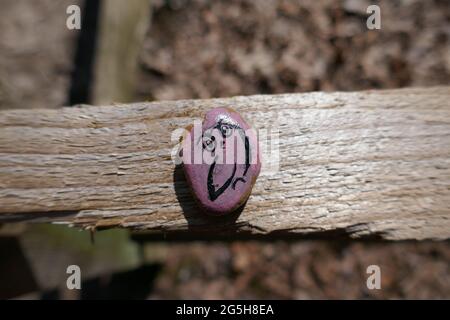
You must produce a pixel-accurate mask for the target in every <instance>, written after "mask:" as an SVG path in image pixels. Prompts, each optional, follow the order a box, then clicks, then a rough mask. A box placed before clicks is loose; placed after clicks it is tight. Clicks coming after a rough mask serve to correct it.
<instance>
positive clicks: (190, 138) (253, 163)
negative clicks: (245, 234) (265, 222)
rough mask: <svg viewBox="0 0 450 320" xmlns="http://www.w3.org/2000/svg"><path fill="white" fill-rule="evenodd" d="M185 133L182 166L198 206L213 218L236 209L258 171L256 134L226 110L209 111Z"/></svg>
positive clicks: (242, 202) (250, 188) (258, 155)
mask: <svg viewBox="0 0 450 320" xmlns="http://www.w3.org/2000/svg"><path fill="white" fill-rule="evenodd" d="M188 132H189V133H188V134H187V135H186V136H185V137H184V138H183V142H182V149H183V155H182V158H183V167H184V173H185V176H186V179H187V182H188V184H189V186H190V187H191V189H192V192H193V194H194V197H195V198H196V200H197V202H198V203H199V205H200V207H201V208H202V209H203V210H204V211H205V212H207V213H209V214H213V215H223V214H226V213H229V212H232V211H234V210H236V209H238V208H239V207H240V206H242V205H243V204H244V203H245V202H246V201H247V199H248V197H249V196H250V193H251V190H252V188H253V185H254V183H255V181H256V178H257V177H258V174H259V172H260V169H261V161H260V151H259V145H258V140H257V135H256V132H255V131H254V130H253V129H251V128H250V126H249V125H248V124H247V122H245V121H244V119H242V117H241V116H240V115H239V114H238V113H237V112H236V111H234V110H232V109H229V108H215V109H213V110H210V111H209V112H208V113H207V114H206V115H205V118H204V120H203V123H202V124H201V125H200V124H198V125H197V126H196V125H194V126H191V127H189V128H188ZM233 142H234V143H233ZM233 145H234V147H233Z"/></svg>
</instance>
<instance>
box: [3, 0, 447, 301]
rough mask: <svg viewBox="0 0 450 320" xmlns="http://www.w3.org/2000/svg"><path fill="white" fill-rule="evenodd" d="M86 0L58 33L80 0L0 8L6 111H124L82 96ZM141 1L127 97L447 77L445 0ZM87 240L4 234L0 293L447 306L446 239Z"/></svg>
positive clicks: (37, 232) (73, 234)
mask: <svg viewBox="0 0 450 320" xmlns="http://www.w3.org/2000/svg"><path fill="white" fill-rule="evenodd" d="M111 1H112V0H111ZM95 2H97V3H98V1H95V0H93V1H88V3H91V4H90V6H92V7H90V8H91V9H90V10H91V11H90V14H89V15H88V16H87V17H85V18H86V19H85V20H83V21H82V23H83V28H84V29H82V30H81V31H80V32H78V31H72V30H68V29H67V28H66V27H65V21H66V18H67V15H66V13H65V11H66V8H67V6H68V5H69V4H80V5H81V6H82V7H83V6H85V4H84V1H82V0H77V1H74V0H73V1H68V0H63V1H58V2H55V1H53V0H37V1H28V0H1V3H0V4H1V10H0V29H1V30H2V32H1V33H0V109H6V108H44V107H45V108H59V107H61V106H63V105H72V104H75V103H96V102H97V101H101V102H102V103H103V102H105V103H108V102H122V101H118V100H120V98H117V95H116V96H114V95H112V96H110V95H108V94H106V93H102V94H101V96H100V97H99V95H98V91H96V93H95V94H90V93H92V92H93V91H95V90H94V89H93V87H94V84H93V83H95V81H97V82H99V81H100V80H99V79H102V76H101V75H102V72H104V71H102V70H100V71H99V70H98V68H96V65H98V64H99V63H100V62H99V61H100V60H99V59H97V60H95V59H92V55H94V54H95V52H91V50H89V47H90V46H91V45H92V43H93V41H94V40H95V41H97V42H98V41H99V40H98V39H97V40H96V38H95V36H94V34H95V33H98V32H100V31H99V28H98V26H99V25H100V24H99V23H97V24H96V23H95V21H96V19H98V17H99V16H101V15H97V16H96V15H95V10H97V9H98V8H97V9H96V7H95V5H92V3H95ZM134 2H136V1H134ZM144 2H146V1H144ZM146 3H148V2H146ZM100 4H101V2H100ZM370 4H379V5H380V7H381V30H373V31H369V30H367V28H366V18H367V14H366V8H367V6H369V5H370ZM148 6H151V7H150V8H151V9H150V10H149V12H148V14H146V16H147V17H146V18H145V19H146V23H145V25H146V28H145V30H144V31H145V32H143V33H142V37H141V43H140V47H139V50H138V51H137V54H136V59H135V60H136V61H134V62H135V69H136V70H135V71H136V76H135V79H134V82H133V85H132V86H131V87H130V88H131V89H127V90H128V91H129V92H127V96H126V97H125V96H124V98H123V99H122V100H123V101H138V100H162V99H189V98H211V97H225V96H233V95H248V94H259V93H267V94H275V93H284V92H306V91H312V90H322V91H332V90H343V91H354V90H363V89H374V88H375V89H383V88H398V87H405V86H432V85H449V84H450V43H449V41H450V9H449V4H448V1H446V0H432V1H420V0H403V1H400V0H397V1H365V0H343V1H324V0H323V1H320V0H315V1H314V0H310V1H282V0H270V1H269V0H267V1H266V0H265V1H244V0H228V1H206V0H190V1H187V0H171V1H169V0H153V1H151V5H150V4H148ZM99 7H100V9H98V10H102V9H101V8H102V5H100V6H99ZM85 14H86V13H85ZM96 17H97V18H96ZM144 17H145V16H144ZM89 21H90V22H89ZM141 26H142V25H141ZM103 32H104V31H103ZM111 32H112V31H111ZM80 39H81V40H80ZM98 47H99V46H98V45H97V55H98V51H101V50H102V49H98ZM100 47H101V48H103V46H100ZM106 47H107V46H106ZM130 47H131V45H130ZM106 52H108V51H106ZM114 52H115V51H114ZM107 55H108V54H107ZM109 55H111V56H112V55H114V53H113V52H111V51H110V53H109ZM120 57H122V58H123V55H121V56H120ZM109 71H111V70H109ZM99 74H100V75H99ZM112 74H113V75H114V73H112ZM117 74H120V70H119V71H118V72H117ZM95 76H97V78H96V77H95ZM111 77H113V78H114V76H111V73H108V76H106V78H109V80H111ZM104 78H105V77H104ZM115 85H119V86H120V85H121V84H113V85H110V84H109V83H108V87H113V86H115ZM130 90H131V91H130ZM100 92H104V91H101V90H100ZM130 92H131V93H130ZM110 100H111V101H110ZM424 108H426V106H424ZM90 238H91V237H90V234H89V233H88V232H80V231H77V230H69V229H67V228H65V227H60V226H32V227H29V226H14V227H12V226H1V228H0V271H1V272H0V297H29V298H107V297H112V298H116V297H125V298H127V297H128V298H155V299H157V298H185V299H189V298H190V299H195V298H293V299H307V298H450V246H449V243H448V242H440V243H433V242H425V243H412V242H411V243H409V242H408V243H407V242H405V243H392V244H387V243H381V244H380V243H367V242H364V243H361V242H358V243H354V242H350V241H328V242H327V241H301V242H299V241H297V242H275V243H269V242H252V241H250V242H248V241H245V242H242V241H240V242H226V243H221V242H212V243H208V242H188V243H174V242H168V243H156V242H146V243H141V242H139V243H138V242H135V241H132V240H130V237H129V234H128V233H127V232H126V231H117V230H116V231H114V230H113V231H106V232H100V233H97V234H96V235H95V244H94V245H93V244H91V240H90ZM230 240H231V239H230ZM69 264H78V265H80V266H81V267H82V270H83V279H85V282H83V290H82V292H81V294H79V293H74V292H67V291H64V290H62V289H61V288H62V287H64V285H65V279H66V277H67V275H66V274H65V266H67V265H69ZM370 264H377V265H379V266H380V267H381V269H382V290H374V291H370V290H368V289H367V287H366V278H367V274H366V272H365V271H366V268H367V266H369V265H370ZM11 272H15V273H16V275H20V277H19V276H17V277H11V276H10V274H11ZM22 275H23V276H22ZM6 278H7V279H6Z"/></svg>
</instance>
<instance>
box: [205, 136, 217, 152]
mask: <svg viewBox="0 0 450 320" xmlns="http://www.w3.org/2000/svg"><path fill="white" fill-rule="evenodd" d="M215 140H216V138H215V137H214V136H211V137H208V136H206V137H203V139H202V142H203V149H206V150H207V151H210V152H211V151H213V150H214V149H215V147H216V142H215Z"/></svg>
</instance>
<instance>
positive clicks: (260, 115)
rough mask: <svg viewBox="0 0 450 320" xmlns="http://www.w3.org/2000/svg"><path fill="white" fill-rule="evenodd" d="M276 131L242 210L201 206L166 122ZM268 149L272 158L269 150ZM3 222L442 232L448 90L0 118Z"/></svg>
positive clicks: (191, 229)
mask: <svg viewBox="0 0 450 320" xmlns="http://www.w3.org/2000/svg"><path fill="white" fill-rule="evenodd" d="M218 106H229V107H233V108H234V109H236V110H237V111H239V112H240V113H241V114H243V116H244V117H245V118H246V119H247V120H249V121H250V122H251V123H252V124H253V125H254V126H255V127H256V128H257V129H268V130H269V129H270V130H271V132H276V130H278V129H279V137H278V138H279V139H278V140H276V139H274V141H278V148H279V153H278V157H279V170H278V171H275V172H274V171H272V172H270V171H269V170H268V168H269V166H268V164H270V163H273V161H274V160H276V157H274V155H273V154H272V155H269V156H267V154H263V168H262V171H261V175H260V177H259V179H258V181H257V182H256V185H255V187H254V190H253V193H252V195H251V196H250V199H249V201H248V203H247V205H246V206H245V208H244V209H243V210H242V211H241V212H238V213H236V214H233V215H231V216H228V217H225V218H219V219H218V218H208V217H205V216H204V215H202V214H201V213H200V212H198V210H197V208H196V206H195V204H194V202H193V198H192V196H191V195H190V192H189V190H188V188H187V186H186V183H185V180H184V177H183V173H182V170H181V169H180V168H176V167H175V165H174V164H173V162H172V160H171V152H172V150H173V149H174V146H175V145H176V142H173V141H172V139H171V134H172V132H173V130H175V129H178V128H183V127H185V126H187V125H188V124H191V123H192V122H193V121H194V119H201V117H202V115H203V113H204V112H206V111H207V110H209V109H210V108H213V107H218ZM275 155H276V154H275ZM0 188H1V189H0V204H1V205H0V222H7V221H53V222H57V223H67V224H70V225H73V226H77V227H82V228H92V229H99V228H108V227H125V228H131V229H133V230H147V231H149V232H152V233H157V234H167V235H177V234H180V235H182V234H183V235H187V236H188V237H194V238H195V237H196V236H199V235H206V236H208V235H218V234H220V235H224V236H225V237H229V238H231V239H232V238H233V237H238V236H239V235H250V236H251V235H256V236H258V235H262V236H263V237H264V236H271V237H284V236H291V235H294V236H301V237H303V236H305V237H309V236H312V237H316V236H318V237H329V236H332V235H338V234H342V235H346V236H348V237H351V238H371V239H387V240H406V239H418V240H422V239H447V238H450V87H436V88H425V89H420V88H418V89H400V90H387V91H365V92H355V93H340V92H338V93H320V92H317V93H307V94H285V95H260V96H250V97H234V98H225V99H211V100H184V101H166V102H153V103H136V104H129V105H114V106H102V107H94V106H80V107H73V108H63V109H60V110H32V111H30V110H9V111H1V112H0Z"/></svg>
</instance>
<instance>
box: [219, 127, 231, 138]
mask: <svg viewBox="0 0 450 320" xmlns="http://www.w3.org/2000/svg"><path fill="white" fill-rule="evenodd" d="M220 131H221V132H222V135H223V136H224V137H229V136H231V133H232V132H233V128H231V127H230V126H229V125H226V124H223V125H221V126H220Z"/></svg>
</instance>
